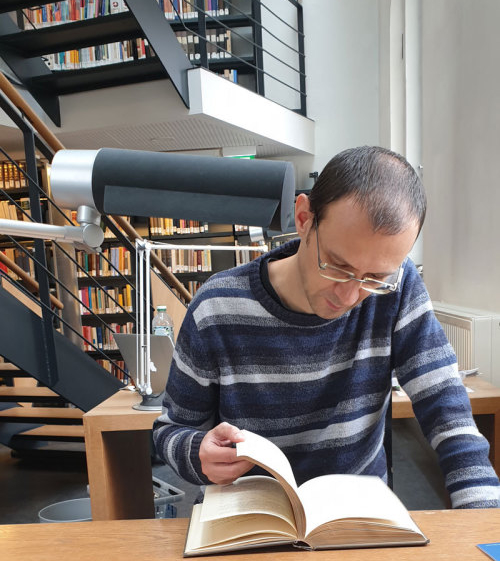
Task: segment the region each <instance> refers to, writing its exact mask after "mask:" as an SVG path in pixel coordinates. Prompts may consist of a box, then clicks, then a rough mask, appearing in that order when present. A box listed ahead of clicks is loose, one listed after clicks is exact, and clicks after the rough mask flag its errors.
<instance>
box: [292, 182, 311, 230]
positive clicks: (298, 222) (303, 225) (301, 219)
mask: <svg viewBox="0 0 500 561" xmlns="http://www.w3.org/2000/svg"><path fill="white" fill-rule="evenodd" d="M313 222H314V215H313V213H312V212H311V206H310V204H309V198H308V196H307V195H305V194H304V193H301V194H300V195H299V196H298V197H297V200H296V201H295V227H296V228H297V233H298V234H299V235H300V236H303V235H305V234H307V233H308V232H309V230H310V229H311V227H312V226H313Z"/></svg>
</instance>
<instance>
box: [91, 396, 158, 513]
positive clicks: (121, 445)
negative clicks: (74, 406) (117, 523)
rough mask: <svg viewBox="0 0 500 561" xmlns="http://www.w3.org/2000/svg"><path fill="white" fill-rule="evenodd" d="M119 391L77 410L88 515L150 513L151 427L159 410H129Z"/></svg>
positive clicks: (128, 401)
mask: <svg viewBox="0 0 500 561" xmlns="http://www.w3.org/2000/svg"><path fill="white" fill-rule="evenodd" d="M140 401H141V397H140V396H139V395H138V394H137V393H135V392H131V391H129V390H119V391H118V392H117V393H115V394H114V395H112V396H111V397H110V398H108V399H106V400H105V401H103V402H102V403H100V404H99V405H98V406H97V407H94V409H91V410H90V411H88V412H87V413H85V414H84V415H83V426H84V431H85V451H86V454H87V470H88V476H89V487H90V504H91V509H92V518H93V520H121V519H127V518H128V519H130V518H153V517H154V505H153V483H152V470H151V428H152V426H153V421H154V420H155V419H156V418H157V417H158V415H159V414H160V413H159V411H137V410H136V409H132V406H133V405H134V404H136V403H140Z"/></svg>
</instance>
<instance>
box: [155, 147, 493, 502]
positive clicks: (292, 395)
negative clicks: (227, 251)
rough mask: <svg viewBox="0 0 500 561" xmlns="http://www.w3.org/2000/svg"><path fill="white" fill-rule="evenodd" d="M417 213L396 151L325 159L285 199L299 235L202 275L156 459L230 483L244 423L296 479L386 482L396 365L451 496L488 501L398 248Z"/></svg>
mask: <svg viewBox="0 0 500 561" xmlns="http://www.w3.org/2000/svg"><path fill="white" fill-rule="evenodd" d="M425 209H426V201H425V194H424V190H423V187H422V184H421V182H420V180H419V178H418V176H417V174H416V173H415V171H414V170H413V168H412V167H411V166H410V165H409V164H408V163H407V162H406V160H405V159H404V158H402V157H401V156H399V155H397V154H395V153H393V152H390V151H388V150H385V149H383V148H379V147H366V146H365V147H361V148H355V149H351V150H346V151H344V152H342V153H340V154H338V155H337V156H335V157H334V158H333V159H332V160H331V161H330V162H329V163H328V165H327V166H326V167H325V169H324V170H323V172H322V173H321V175H320V176H319V178H318V181H317V182H316V184H315V186H314V187H313V189H312V191H311V193H310V195H309V197H307V196H306V195H303V194H302V195H299V197H298V198H297V201H296V208H295V225H296V228H297V233H298V236H299V240H295V241H292V242H290V243H288V244H285V245H284V246H281V247H279V248H277V249H275V250H273V251H271V252H270V253H268V254H266V255H264V256H262V257H261V258H259V259H257V260H255V261H253V262H251V263H249V264H247V265H243V266H241V267H237V268H235V269H231V270H229V271H225V272H222V273H219V274H217V275H215V276H214V277H212V278H211V279H210V280H209V281H208V282H207V283H205V285H204V286H203V287H202V288H201V289H200V290H199V292H198V293H197V295H196V297H195V298H194V299H193V301H192V303H191V305H190V307H189V308H188V311H187V315H186V318H185V320H184V322H183V325H182V328H181V330H180V332H179V336H178V339H177V346H176V351H175V355H174V360H173V364H172V368H171V372H170V377H169V380H168V383H167V389H166V392H165V400H164V409H163V412H162V415H161V416H160V417H159V419H158V420H157V421H156V422H155V425H154V439H155V444H156V448H157V451H158V453H159V455H160V456H161V457H162V458H163V459H164V460H165V461H166V462H167V463H169V464H170V465H171V466H172V467H173V468H174V470H176V471H177V473H179V474H180V475H181V476H182V477H183V478H185V479H186V480H188V481H191V482H193V483H195V484H199V485H200V484H207V483H218V484H225V483H230V482H231V481H234V480H235V479H236V478H237V477H239V476H241V475H243V474H245V473H246V472H247V471H248V470H250V469H251V468H252V467H253V466H252V464H250V463H248V462H247V461H241V460H237V458H236V452H235V450H234V447H233V444H234V443H235V442H239V441H241V440H242V439H243V437H242V435H241V433H240V430H241V429H249V430H252V431H254V432H257V433H259V434H261V435H262V436H264V437H266V438H269V439H270V440H272V441H273V442H274V443H275V444H276V445H277V446H279V447H280V448H281V449H282V450H283V452H284V453H285V454H286V455H287V457H288V459H289V460H290V463H291V465H292V468H293V471H294V474H295V477H296V480H297V483H298V484H301V483H303V482H304V481H306V480H308V479H311V478H313V477H316V476H319V475H324V474H329V473H355V474H369V475H378V476H380V477H381V478H382V479H384V480H387V460H386V456H385V451H384V446H383V440H384V429H385V418H386V411H387V407H388V404H389V401H390V398H391V378H392V374H393V373H395V374H396V375H397V377H398V380H399V382H400V384H401V385H402V386H403V388H404V389H405V390H406V392H407V393H408V395H409V396H410V398H411V400H412V402H413V408H414V411H415V415H416V417H417V419H418V421H419V423H420V426H421V427H422V430H423V432H424V434H425V435H426V437H427V439H428V440H429V442H430V443H431V445H432V447H433V448H434V449H435V450H436V452H437V454H438V457H439V461H440V465H441V468H442V471H443V474H444V476H445V483H446V486H447V488H448V491H449V493H450V497H451V502H452V506H453V507H463V508H464V507H467V508H472V507H478V508H479V507H499V506H500V501H499V497H500V493H499V489H500V487H499V482H498V478H497V476H496V474H495V472H494V471H493V469H492V467H491V465H490V463H489V460H488V443H487V441H486V440H485V439H484V438H483V437H482V436H481V435H480V434H479V432H478V431H477V428H476V426H475V424H474V421H473V419H472V415H471V410H470V404H469V399H468V397H467V394H466V392H465V389H464V387H463V385H462V383H461V380H460V377H459V375H458V372H457V364H456V357H455V355H454V352H453V350H452V348H451V346H450V345H449V343H448V341H447V340H446V337H445V335H444V333H443V331H442V329H441V327H440V325H439V323H438V322H437V320H436V318H435V316H434V313H433V311H432V306H431V302H430V300H429V296H428V294H427V291H426V290H425V287H424V285H423V282H422V281H421V279H420V276H419V274H418V272H417V270H416V268H415V266H414V264H413V263H412V262H411V260H410V259H407V258H406V255H407V254H408V252H409V251H410V249H411V248H412V246H413V244H414V242H415V239H416V237H417V235H418V233H419V231H420V229H421V227H422V223H423V220H424V217H425ZM253 471H255V468H254V469H253Z"/></svg>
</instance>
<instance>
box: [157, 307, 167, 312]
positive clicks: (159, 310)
mask: <svg viewBox="0 0 500 561" xmlns="http://www.w3.org/2000/svg"><path fill="white" fill-rule="evenodd" d="M156 311H157V312H166V311H167V306H156Z"/></svg>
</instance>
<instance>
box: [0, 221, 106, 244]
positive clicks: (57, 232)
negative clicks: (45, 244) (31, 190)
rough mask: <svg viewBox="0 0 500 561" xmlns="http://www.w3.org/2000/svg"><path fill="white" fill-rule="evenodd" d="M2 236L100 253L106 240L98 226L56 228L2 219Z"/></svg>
mask: <svg viewBox="0 0 500 561" xmlns="http://www.w3.org/2000/svg"><path fill="white" fill-rule="evenodd" d="M0 234H6V235H11V236H21V237H25V238H36V239H42V240H51V241H61V242H67V243H74V244H75V245H77V246H81V247H80V249H82V248H85V249H87V250H90V251H99V250H100V245H101V243H102V241H103V239H104V233H103V231H102V229H101V228H100V227H99V226H97V225H96V224H85V225H83V226H55V225H53V224H41V223H39V222H23V221H21V220H7V219H3V218H2V219H0Z"/></svg>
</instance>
